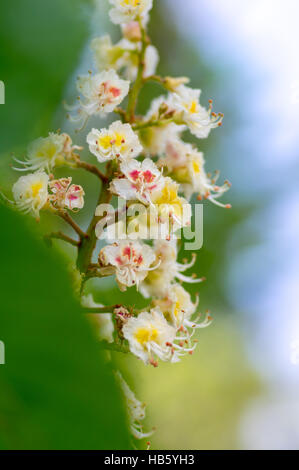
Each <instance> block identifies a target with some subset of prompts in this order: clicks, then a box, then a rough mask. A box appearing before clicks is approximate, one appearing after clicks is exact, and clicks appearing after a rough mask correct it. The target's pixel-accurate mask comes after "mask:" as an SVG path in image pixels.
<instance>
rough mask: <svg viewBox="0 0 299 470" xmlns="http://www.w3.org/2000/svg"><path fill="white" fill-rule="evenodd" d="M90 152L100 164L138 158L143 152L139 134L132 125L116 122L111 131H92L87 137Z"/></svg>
mask: <svg viewBox="0 0 299 470" xmlns="http://www.w3.org/2000/svg"><path fill="white" fill-rule="evenodd" d="M87 143H88V144H89V150H90V152H91V153H92V154H93V155H95V156H96V157H97V159H98V161H99V162H106V161H108V160H113V159H115V158H118V159H119V160H121V161H124V160H128V159H131V158H136V157H137V156H138V155H139V154H140V152H141V151H142V146H141V144H140V142H139V139H138V136H137V134H135V132H134V131H133V129H132V127H131V125H130V124H123V123H122V122H121V121H115V122H113V124H111V126H110V127H109V129H101V130H100V131H99V130H97V129H92V131H91V132H90V133H89V134H88V136H87Z"/></svg>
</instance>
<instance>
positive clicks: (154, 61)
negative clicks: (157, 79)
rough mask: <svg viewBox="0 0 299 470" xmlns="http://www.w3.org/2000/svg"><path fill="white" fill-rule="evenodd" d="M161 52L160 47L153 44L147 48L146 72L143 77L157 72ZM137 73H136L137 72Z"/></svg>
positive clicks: (145, 57) (145, 58)
mask: <svg viewBox="0 0 299 470" xmlns="http://www.w3.org/2000/svg"><path fill="white" fill-rule="evenodd" d="M159 59H160V57H159V52H158V49H157V48H156V47H155V46H153V45H149V46H147V48H146V51H145V56H144V62H145V64H144V72H143V78H147V77H150V76H151V75H154V74H155V73H156V69H157V66H158V63H159ZM135 75H136V74H135Z"/></svg>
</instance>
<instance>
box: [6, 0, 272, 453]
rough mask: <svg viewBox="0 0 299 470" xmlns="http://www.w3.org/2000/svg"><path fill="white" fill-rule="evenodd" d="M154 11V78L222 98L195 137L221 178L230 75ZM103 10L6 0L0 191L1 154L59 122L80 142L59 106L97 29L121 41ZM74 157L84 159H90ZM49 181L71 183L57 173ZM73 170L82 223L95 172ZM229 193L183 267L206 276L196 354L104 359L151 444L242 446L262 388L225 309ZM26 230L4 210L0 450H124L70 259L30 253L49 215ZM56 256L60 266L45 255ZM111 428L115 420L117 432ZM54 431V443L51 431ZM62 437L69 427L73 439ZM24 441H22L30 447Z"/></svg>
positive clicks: (128, 299) (149, 93) (208, 212)
mask: <svg viewBox="0 0 299 470" xmlns="http://www.w3.org/2000/svg"><path fill="white" fill-rule="evenodd" d="M154 3H155V7H154V9H153V13H152V19H151V23H150V35H151V37H152V40H153V43H154V44H155V45H156V46H157V47H158V49H159V52H160V57H161V60H160V66H159V72H160V73H161V74H164V73H165V74H167V75H174V76H180V75H188V76H190V77H191V80H192V81H191V85H192V86H194V87H199V88H202V89H203V96H202V100H203V103H207V102H208V99H209V98H211V97H212V98H214V97H215V96H216V97H219V101H217V102H216V104H217V106H218V107H220V108H219V109H217V111H218V110H219V111H223V112H224V113H225V114H226V116H227V118H226V120H225V123H226V124H225V126H224V127H223V128H222V129H220V130H218V131H217V132H215V133H213V134H212V135H211V137H210V138H209V139H208V140H205V141H202V142H201V146H200V148H201V150H203V151H204V152H205V154H206V159H207V165H208V169H209V170H210V171H212V170H214V169H217V168H219V169H221V172H222V175H223V179H225V178H228V179H231V175H230V174H228V173H227V172H226V168H228V167H229V165H228V160H229V157H230V155H229V154H227V153H225V154H224V152H223V151H221V148H222V141H223V139H224V137H225V134H226V133H228V132H229V131H230V129H231V128H233V126H235V125H236V122H237V120H238V117H239V116H238V109H237V107H236V106H234V105H233V104H232V102H231V101H230V99H229V98H228V96H226V94H225V89H226V86H228V84H229V83H230V75H229V71H228V70H225V71H224V70H223V69H221V68H220V67H218V68H217V64H215V63H213V65H211V63H210V62H209V61H207V60H205V59H204V57H202V56H201V54H200V44H196V45H195V44H191V43H190V42H189V41H188V40H186V38H183V37H182V36H181V34H180V33H179V31H178V30H177V28H176V27H175V22H174V21H171V20H170V18H171V12H170V11H169V10H168V8H167V4H166V2H164V3H163V2H161V1H160V2H158V1H156V2H154ZM107 4H108V2H107V1H106V0H100V1H98V2H96V5H95V3H94V2H92V1H87V0H86V1H84V0H64V1H63V2H61V1H59V0H43V2H40V1H38V0H26V1H24V0H23V1H22V0H12V1H11V2H5V3H3V2H2V4H1V7H0V8H1V10H0V42H1V49H0V55H1V56H0V79H1V80H3V81H4V82H5V85H6V104H5V106H1V107H0V128H1V139H0V155H1V159H0V189H1V190H2V191H6V192H7V193H8V194H9V190H10V187H11V185H12V183H13V182H14V181H15V180H16V177H17V175H16V174H15V173H14V172H13V171H12V170H11V168H10V165H11V163H12V159H11V152H13V153H15V154H17V155H18V156H19V157H20V156H22V155H23V154H24V152H25V149H26V146H27V144H28V142H30V141H31V140H32V139H34V138H36V137H39V136H40V135H43V136H46V135H47V133H48V132H49V131H54V130H56V129H58V128H61V129H62V130H63V131H66V132H69V133H70V134H71V135H72V137H73V139H74V141H75V143H76V144H80V143H82V142H84V138H85V135H86V132H87V130H86V131H84V132H82V133H81V134H80V135H79V136H76V135H75V133H74V127H72V126H71V125H70V124H69V123H68V122H67V121H66V120H65V115H64V111H63V109H62V100H63V99H64V98H65V97H66V98H67V100H68V101H70V102H71V101H72V100H73V98H74V96H76V95H75V93H76V91H75V87H74V79H75V77H76V74H77V73H78V72H79V71H80V72H81V71H84V72H86V70H88V69H89V68H91V62H90V53H89V51H88V43H89V41H90V39H91V38H92V37H94V36H96V35H101V34H104V33H107V32H110V33H111V34H112V36H113V38H114V40H117V38H118V37H119V32H118V28H116V27H114V26H113V25H111V24H110V23H109V21H108V15H107V12H108V5H107ZM16 12H17V14H16ZM160 92H161V90H160V89H159V87H157V86H149V85H148V86H147V87H146V89H145V90H144V92H143V94H142V97H141V101H140V110H141V111H146V110H147V108H148V106H149V104H150V101H151V99H152V98H153V97H154V96H157V94H159V93H160ZM95 123H97V125H98V126H99V124H98V122H97V121H94V120H92V121H91V122H90V123H89V125H88V127H91V126H92V125H94V124H95ZM104 125H105V122H103V121H102V122H101V126H103V127H104ZM188 138H189V140H192V139H191V137H190V136H188ZM82 155H83V156H85V158H86V159H89V158H90V159H92V160H93V158H92V157H90V156H88V155H87V154H86V153H83V154H82ZM93 162H94V160H93ZM57 175H58V176H59V175H64V176H67V175H65V174H64V172H63V169H62V170H59V172H58V173H57ZM72 176H73V178H74V181H75V182H77V183H80V184H82V185H83V187H84V189H85V192H86V206H85V210H84V211H82V214H79V215H76V216H75V217H76V219H77V220H78V222H79V223H81V224H83V225H84V224H86V222H87V220H88V216H90V214H91V213H92V211H93V210H94V206H95V201H96V199H97V193H98V191H99V188H98V186H97V181H96V180H95V179H94V178H93V176H90V177H89V176H86V175H85V174H84V173H83V172H79V171H78V172H76V173H72ZM232 182H233V183H234V181H232ZM226 198H227V199H228V201H227V202H231V203H232V204H233V210H232V211H224V210H221V209H219V208H218V207H214V206H212V205H211V204H205V206H204V246H203V248H202V249H201V250H200V252H199V254H198V259H197V264H196V266H195V268H194V269H193V270H194V271H196V272H197V273H198V274H199V275H200V276H202V275H204V276H206V277H207V282H206V283H205V284H203V285H201V286H200V308H201V310H202V311H204V310H206V309H210V310H211V311H212V315H213V317H214V323H213V325H212V326H211V327H209V328H208V329H207V330H203V331H201V333H200V338H199V340H200V342H199V347H198V349H197V350H196V353H195V354H194V356H192V357H188V358H186V359H184V360H183V361H182V362H181V363H180V364H178V365H169V364H160V365H159V367H158V368H157V369H154V368H151V367H145V366H144V365H143V364H142V363H140V361H137V360H136V359H135V358H133V357H131V356H125V355H121V354H116V353H115V354H113V356H114V357H113V360H114V361H115V363H117V364H118V365H119V367H120V368H121V370H122V371H123V374H124V376H125V377H126V378H127V379H128V382H129V383H130V385H131V386H132V388H133V389H134V390H136V394H137V396H138V398H140V399H141V400H144V401H146V403H147V404H148V409H147V414H148V419H147V427H148V428H150V427H152V426H156V428H157V431H156V433H155V434H154V436H153V438H152V439H151V442H152V448H153V449H238V448H241V447H242V445H243V444H242V441H241V439H240V434H239V426H240V419H241V416H242V414H243V412H244V410H245V409H246V407H247V405H248V403H249V402H250V401H251V400H252V399H253V398H254V397H257V396H259V395H260V394H261V393H263V392H262V381H261V379H260V377H259V375H258V373H257V372H256V371H254V370H253V368H252V366H251V365H250V361H249V359H248V355H247V352H246V348H245V346H244V337H245V333H244V324H243V322H242V312H240V311H235V308H234V307H233V305H232V303H231V302H230V296H229V295H228V292H227V288H226V286H225V283H224V279H225V278H226V275H227V270H228V266H229V263H230V255H229V251H228V247H229V244H230V242H231V239H232V237H233V234H234V233H235V230H236V228H238V227H239V226H240V224H241V223H242V222H243V221H244V220H245V219H246V218H247V217H249V215H250V214H251V213H252V211H253V210H254V209H255V203H254V202H252V203H251V204H247V203H245V202H239V197H238V194H237V193H235V192H234V191H232V192H231V193H228V195H226ZM24 223H25V222H24V220H23V219H22V218H21V216H16V215H14V214H13V215H12V214H10V213H8V212H7V211H6V210H3V211H1V228H2V230H3V239H2V240H1V244H0V246H1V267H2V268H3V269H2V272H1V276H2V277H1V290H2V289H3V293H4V294H5V295H4V299H5V300H4V301H3V302H2V304H1V319H0V339H2V340H3V341H5V343H6V344H7V364H6V365H5V366H0V380H1V400H0V403H1V405H0V418H2V419H1V420H0V446H2V447H3V448H43V447H44V448H88V447H89V446H90V447H92V448H105V445H106V446H110V447H108V448H127V447H128V445H129V444H128V436H127V435H126V431H125V430H124V428H125V420H124V417H123V410H122V404H121V403H120V400H119V397H118V395H117V390H116V389H115V387H114V385H113V383H112V379H111V377H110V375H109V374H110V371H109V370H108V369H109V367H108V366H107V365H105V363H104V362H103V358H101V357H100V356H99V354H98V352H97V349H96V344H95V342H94V340H93V338H92V336H91V335H90V333H89V328H88V326H87V324H86V323H85V320H84V319H83V318H81V317H80V313H79V312H78V307H77V306H76V305H75V303H74V301H73V300H72V299H69V297H71V294H70V288H69V285H68V282H69V281H68V278H67V276H66V274H65V272H64V268H65V267H66V266H68V265H69V264H70V263H71V261H72V257H73V254H74V252H73V250H72V248H70V249H69V248H68V247H66V246H65V244H63V243H62V242H55V243H54V249H52V250H50V252H49V254H46V251H45V249H44V248H42V247H40V246H39V242H38V241H37V238H36V237H39V236H40V235H41V234H43V233H45V232H46V231H47V230H48V229H49V227H53V225H54V226H58V222H57V221H56V220H54V219H53V218H52V217H49V216H42V219H41V222H40V224H39V226H37V224H36V223H35V222H34V220H28V221H26V228H24V227H23V225H24ZM64 228H65V227H64ZM36 232H37V234H36ZM255 242H256V240H255V239H254V237H252V236H249V235H248V236H244V237H243V239H242V240H241V241H239V244H240V246H236V247H235V249H236V250H238V249H241V248H242V247H244V246H248V245H250V244H254V243H255ZM54 253H56V254H55V256H57V257H58V258H61V259H60V261H58V262H57V261H55V260H54V261H53V260H52V257H53V256H54ZM185 256H186V254H184V253H182V254H181V257H182V258H183V257H185ZM47 257H49V261H47V259H48V258H47ZM50 258H51V259H50ZM41 260H43V261H41ZM48 262H49V265H48ZM55 263H58V264H55ZM12 265H13V267H14V268H13V269H12V267H11V266H12ZM62 265H64V267H62ZM48 266H50V268H49V267H48ZM31 271H32V272H31ZM60 273H61V277H60ZM45 286H47V288H45ZM62 286H63V289H62ZM15 289H16V290H17V294H16V297H15V298H14V295H15V294H14V292H15ZM56 289H57V294H56V295H57V297H55V298H53V296H52V294H51V293H52V292H56ZM87 291H90V292H93V293H94V294H95V299H96V300H97V301H99V302H101V303H104V304H105V303H107V304H111V302H112V300H111V299H113V302H114V299H116V296H117V299H118V301H119V302H122V301H123V302H124V303H127V304H135V305H138V306H143V305H145V301H144V299H142V297H141V296H140V295H139V294H138V293H136V291H135V290H134V289H130V290H128V291H127V292H126V293H125V294H120V293H119V291H118V289H117V288H116V286H115V284H114V283H113V282H111V280H105V281H102V282H100V281H92V282H90V283H89V284H88V287H87ZM190 292H191V293H192V294H195V293H196V292H197V289H196V288H195V287H192V288H191V289H190ZM2 295H3V294H2ZM35 299H36V300H35ZM79 332H80V333H81V332H82V338H81V335H80V334H79ZM22 357H23V359H24V360H23V362H21V358H22ZM87 366H88V368H87V370H86V367H87ZM106 369H107V370H106ZM66 371H68V373H66ZM102 374H103V375H102ZM65 375H66V376H65ZM83 384H84V386H83ZM108 390H109V391H108ZM110 390H112V392H111V393H110ZM58 391H59V393H58ZM73 392H74V393H73ZM66 403H68V407H67V408H65V404H66ZM115 403H119V406H115ZM103 404H104V405H105V406H104V407H103ZM56 405H57V406H56ZM114 406H115V408H114ZM104 408H105V412H104V411H103V409H104ZM110 420H111V422H113V421H114V428H113V426H112V425H111V424H110ZM116 421H117V423H120V425H117V426H115V422H116ZM57 426H59V428H60V432H59V435H58V436H56V435H55V432H54V430H55V429H56V428H57ZM107 426H108V428H107ZM72 429H76V432H74V433H73V434H72ZM106 429H108V431H107V435H105V432H104V430H106ZM113 430H114V431H113ZM27 433H31V436H32V437H31V440H29V439H28V435H26V434H27ZM66 436H67V437H66ZM97 436H98V439H99V444H98V443H97V438H96V437H97ZM112 442H113V443H112ZM142 445H144V444H142ZM64 446H66V447H64ZM111 446H113V447H111Z"/></svg>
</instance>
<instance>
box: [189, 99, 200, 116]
mask: <svg viewBox="0 0 299 470" xmlns="http://www.w3.org/2000/svg"><path fill="white" fill-rule="evenodd" d="M189 112H190V113H191V114H195V113H197V112H198V104H197V101H195V100H194V101H192V103H191V105H190V107H189Z"/></svg>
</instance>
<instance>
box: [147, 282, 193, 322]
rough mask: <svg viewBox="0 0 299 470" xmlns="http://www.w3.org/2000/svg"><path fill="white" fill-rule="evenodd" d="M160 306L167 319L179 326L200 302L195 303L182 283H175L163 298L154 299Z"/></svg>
mask: <svg viewBox="0 0 299 470" xmlns="http://www.w3.org/2000/svg"><path fill="white" fill-rule="evenodd" d="M153 305H154V306H155V307H159V308H160V309H161V312H162V313H163V315H164V316H165V318H166V320H168V321H169V322H171V323H172V324H173V325H174V326H175V327H176V328H179V327H180V326H181V325H182V324H183V323H184V320H188V319H189V318H190V317H191V316H192V315H193V313H194V312H195V310H196V307H197V305H198V302H196V303H193V302H192V300H191V296H190V294H189V292H187V291H186V290H185V289H184V288H183V287H182V286H181V285H180V284H173V285H172V286H171V287H170V289H169V290H168V292H167V295H166V296H165V297H164V298H163V299H156V300H154V301H153Z"/></svg>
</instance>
